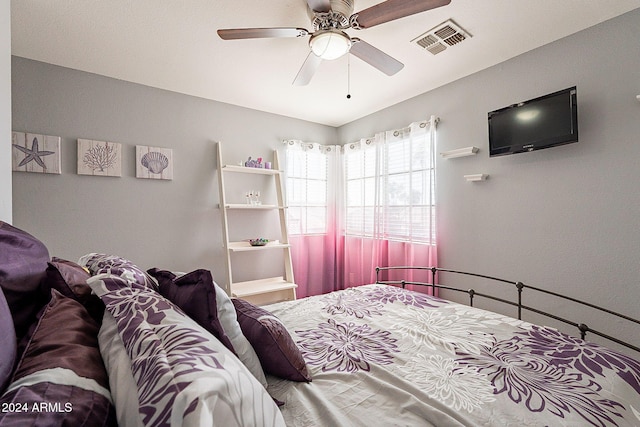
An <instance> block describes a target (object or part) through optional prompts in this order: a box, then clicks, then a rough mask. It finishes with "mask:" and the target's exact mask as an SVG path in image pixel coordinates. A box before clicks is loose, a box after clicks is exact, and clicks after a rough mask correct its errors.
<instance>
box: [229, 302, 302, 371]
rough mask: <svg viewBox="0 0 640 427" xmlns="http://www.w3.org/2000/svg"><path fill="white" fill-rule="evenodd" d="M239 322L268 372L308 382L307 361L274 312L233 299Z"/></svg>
mask: <svg viewBox="0 0 640 427" xmlns="http://www.w3.org/2000/svg"><path fill="white" fill-rule="evenodd" d="M231 300H232V301H233V305H234V306H235V308H236V313H237V315H238V323H240V328H242V332H243V333H244V335H245V337H247V339H248V340H249V342H250V343H251V345H252V346H253V349H254V350H255V351H256V353H257V354H258V358H259V359H260V363H261V364H262V368H263V369H264V371H265V372H266V373H267V374H271V375H274V376H276V377H279V378H283V379H286V380H292V381H300V382H303V381H306V382H308V381H311V376H310V375H309V372H308V371H307V364H306V362H305V361H304V358H303V357H302V353H301V352H300V349H299V348H298V346H297V345H296V343H295V342H294V341H293V338H291V335H289V332H288V331H287V328H286V327H285V326H284V325H283V324H282V322H280V319H278V318H277V317H276V316H274V315H273V314H271V313H269V312H268V311H267V310H265V309H263V308H261V307H258V306H255V305H253V304H251V303H250V302H248V301H245V300H242V299H238V298H232V299H231Z"/></svg>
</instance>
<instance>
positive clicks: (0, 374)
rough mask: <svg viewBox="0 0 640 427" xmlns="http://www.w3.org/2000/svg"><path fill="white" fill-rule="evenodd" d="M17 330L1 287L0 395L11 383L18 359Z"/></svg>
mask: <svg viewBox="0 0 640 427" xmlns="http://www.w3.org/2000/svg"><path fill="white" fill-rule="evenodd" d="M16 351H17V343H16V331H15V329H14V327H13V319H12V318H11V311H10V310H9V306H8V305H7V300H6V298H5V297H4V292H2V289H0V395H2V393H3V392H4V390H5V387H6V386H7V384H8V383H9V379H10V378H11V374H12V372H13V364H14V363H15V361H16Z"/></svg>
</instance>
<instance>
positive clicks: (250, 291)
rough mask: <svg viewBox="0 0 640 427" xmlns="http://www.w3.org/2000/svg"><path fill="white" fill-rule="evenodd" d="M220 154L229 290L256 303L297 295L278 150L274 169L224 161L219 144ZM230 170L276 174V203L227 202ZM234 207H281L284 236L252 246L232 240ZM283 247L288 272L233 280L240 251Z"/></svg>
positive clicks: (219, 166) (219, 172)
mask: <svg viewBox="0 0 640 427" xmlns="http://www.w3.org/2000/svg"><path fill="white" fill-rule="evenodd" d="M217 151H218V152H217V154H218V186H219V191H220V192H219V194H220V208H221V217H222V240H223V245H224V252H225V257H226V270H227V283H226V287H225V290H226V291H227V293H229V294H230V295H231V296H233V297H237V298H242V299H244V300H247V301H250V302H252V303H254V304H260V305H262V304H271V303H274V302H279V301H288V300H294V299H296V288H297V287H298V286H297V285H296V284H295V281H294V278H293V268H292V264H291V245H290V244H289V234H288V231H287V222H286V209H285V206H284V188H283V185H284V183H283V181H282V171H281V170H280V162H279V159H278V152H277V150H274V152H273V169H261V168H251V167H245V166H236V165H225V164H224V163H223V161H222V146H221V143H218V144H217ZM229 173H240V174H259V175H271V176H273V178H274V179H273V185H275V190H276V199H277V201H276V204H275V205H247V204H234V203H227V202H226V193H225V191H226V186H225V176H226V175H227V174H229ZM233 210H245V211H246V210H256V211H263V212H264V211H271V210H277V211H278V216H279V219H280V239H279V240H277V241H273V242H269V243H267V244H266V245H265V246H251V245H250V244H249V242H247V241H240V242H236V241H230V240H229V212H230V211H233ZM267 250H281V251H283V258H284V265H283V268H284V275H283V276H279V277H268V278H259V279H256V280H250V281H242V282H236V281H234V280H233V268H232V264H233V254H234V253H237V252H262V251H267Z"/></svg>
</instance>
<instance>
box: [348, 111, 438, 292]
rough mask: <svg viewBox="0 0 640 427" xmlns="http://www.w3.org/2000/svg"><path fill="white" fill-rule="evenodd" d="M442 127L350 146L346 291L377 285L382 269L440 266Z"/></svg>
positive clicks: (430, 125)
mask: <svg viewBox="0 0 640 427" xmlns="http://www.w3.org/2000/svg"><path fill="white" fill-rule="evenodd" d="M436 123H437V119H436V118H435V117H432V118H431V119H430V120H429V121H423V122H417V123H412V124H411V125H410V126H409V127H407V128H404V129H397V130H393V131H387V132H382V133H379V134H376V135H375V136H374V137H372V138H367V139H363V140H361V141H359V142H356V143H353V144H348V145H345V147H344V159H345V160H344V164H345V181H346V187H345V188H346V235H345V246H344V270H345V284H346V286H358V285H362V284H366V283H372V282H374V281H375V280H376V276H375V268H376V267H389V266H422V267H437V265H438V257H437V244H436V223H435V221H436V218H435V128H436ZM383 279H385V280H400V279H405V280H408V281H416V282H423V283H430V282H431V274H430V272H428V271H415V272H412V273H409V274H407V273H402V272H387V273H385V275H384V277H383ZM416 289H421V290H425V291H427V289H430V288H418V287H416Z"/></svg>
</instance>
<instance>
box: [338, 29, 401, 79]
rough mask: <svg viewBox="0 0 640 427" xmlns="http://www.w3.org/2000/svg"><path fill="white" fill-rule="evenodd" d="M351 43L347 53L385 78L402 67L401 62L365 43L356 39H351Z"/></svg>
mask: <svg viewBox="0 0 640 427" xmlns="http://www.w3.org/2000/svg"><path fill="white" fill-rule="evenodd" d="M351 42H352V43H353V44H352V45H351V49H350V50H349V53H351V54H352V55H355V56H357V57H358V58H360V59H362V60H363V61H364V62H366V63H367V64H369V65H372V66H374V67H375V68H377V69H378V70H380V71H382V72H383V73H385V74H386V75H387V76H393V75H394V74H395V73H397V72H398V71H400V70H402V68H403V67H404V64H403V63H402V62H400V61H398V60H396V59H394V58H392V57H390V56H389V55H387V54H386V53H384V52H383V51H381V50H380V49H378V48H376V47H373V46H371V45H370V44H369V43H367V42H364V41H362V40H360V39H357V38H353V39H351Z"/></svg>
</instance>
